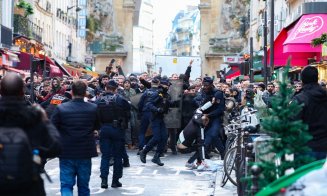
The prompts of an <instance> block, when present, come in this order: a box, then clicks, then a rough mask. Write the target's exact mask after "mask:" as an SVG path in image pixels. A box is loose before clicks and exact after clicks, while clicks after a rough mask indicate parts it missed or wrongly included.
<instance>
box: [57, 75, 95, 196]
mask: <svg viewBox="0 0 327 196" xmlns="http://www.w3.org/2000/svg"><path fill="white" fill-rule="evenodd" d="M86 89H87V86H86V84H85V82H83V81H81V80H76V81H74V82H73V84H72V97H73V99H72V100H71V101H69V102H66V103H62V104H60V105H59V106H58V107H56V109H55V111H54V112H53V115H52V118H51V121H52V122H53V124H54V125H55V126H56V127H57V128H58V130H59V132H60V134H61V142H62V145H63V149H62V153H61V155H60V156H59V168H60V182H61V187H60V191H61V195H62V196H72V195H73V187H74V185H75V183H76V178H77V188H78V195H85V196H87V195H90V188H89V181H90V176H91V167H92V161H91V158H92V157H96V156H97V155H98V154H97V150H96V143H95V138H94V130H98V128H99V125H98V119H97V105H95V104H93V103H88V102H85V101H84V97H85V95H86Z"/></svg>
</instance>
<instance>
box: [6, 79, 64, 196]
mask: <svg viewBox="0 0 327 196" xmlns="http://www.w3.org/2000/svg"><path fill="white" fill-rule="evenodd" d="M0 92H1V99H0V126H1V127H18V128H21V129H22V130H24V132H25V133H26V135H27V137H28V139H29V141H30V144H31V147H32V149H37V150H38V151H39V155H40V158H41V159H42V160H46V159H47V158H53V157H56V156H58V155H59V153H60V149H61V146H60V143H59V133H58V131H57V129H56V128H55V127H54V126H53V125H52V124H51V122H50V121H49V120H48V118H47V116H46V114H45V111H44V110H43V109H42V108H41V107H40V106H36V105H34V106H30V105H28V104H27V103H26V101H25V100H24V81H23V80H22V78H21V77H20V76H19V75H17V74H14V73H8V74H7V75H6V76H4V78H3V80H2V81H1V87H0ZM17 160H18V159H17ZM2 188H5V187H0V195H11V196H13V195H27V196H29V195H30V196H41V195H46V194H45V190H44V185H43V180H42V178H41V177H40V175H38V177H37V179H35V180H34V181H33V183H32V185H29V186H26V187H25V186H24V185H22V186H21V187H17V189H15V190H10V192H8V193H6V192H4V191H3V190H2Z"/></svg>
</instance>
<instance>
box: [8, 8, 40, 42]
mask: <svg viewBox="0 0 327 196" xmlns="http://www.w3.org/2000/svg"><path fill="white" fill-rule="evenodd" d="M14 33H15V34H19V35H23V36H25V37H28V38H31V39H35V40H36V41H38V42H41V43H42V33H43V28H41V27H40V26H38V25H36V24H35V23H33V22H32V21H30V20H29V19H28V18H25V17H23V16H21V15H16V14H15V15H14Z"/></svg>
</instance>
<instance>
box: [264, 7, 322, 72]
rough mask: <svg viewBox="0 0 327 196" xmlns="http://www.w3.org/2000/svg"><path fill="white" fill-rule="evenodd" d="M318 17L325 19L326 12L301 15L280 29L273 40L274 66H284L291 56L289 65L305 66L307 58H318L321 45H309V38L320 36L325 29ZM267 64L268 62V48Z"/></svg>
mask: <svg viewBox="0 0 327 196" xmlns="http://www.w3.org/2000/svg"><path fill="white" fill-rule="evenodd" d="M320 19H325V20H326V21H327V14H308V15H303V16H302V17H301V18H300V19H299V20H298V21H297V22H295V23H293V24H291V25H290V26H288V27H286V28H284V29H282V30H281V32H280V33H279V34H278V36H277V37H276V39H275V41H274V65H275V66H276V67H278V66H285V65H286V64H287V59H288V58H289V57H291V66H306V65H308V59H309V58H315V59H316V60H317V61H319V60H320V57H321V47H317V48H313V47H311V40H312V39H314V38H317V37H320V36H321V34H322V32H324V31H323V30H325V31H326V29H327V26H326V24H324V21H322V22H321V20H320ZM310 25H311V27H310ZM306 31H307V32H306ZM317 34H319V35H317ZM268 64H270V50H269V49H268Z"/></svg>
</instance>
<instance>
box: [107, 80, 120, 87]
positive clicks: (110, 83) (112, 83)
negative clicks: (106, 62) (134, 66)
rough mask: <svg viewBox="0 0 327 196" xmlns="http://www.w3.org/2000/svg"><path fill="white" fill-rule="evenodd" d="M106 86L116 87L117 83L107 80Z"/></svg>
mask: <svg viewBox="0 0 327 196" xmlns="http://www.w3.org/2000/svg"><path fill="white" fill-rule="evenodd" d="M107 87H111V88H118V83H117V82H116V81H115V80H109V82H108V83H107Z"/></svg>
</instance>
